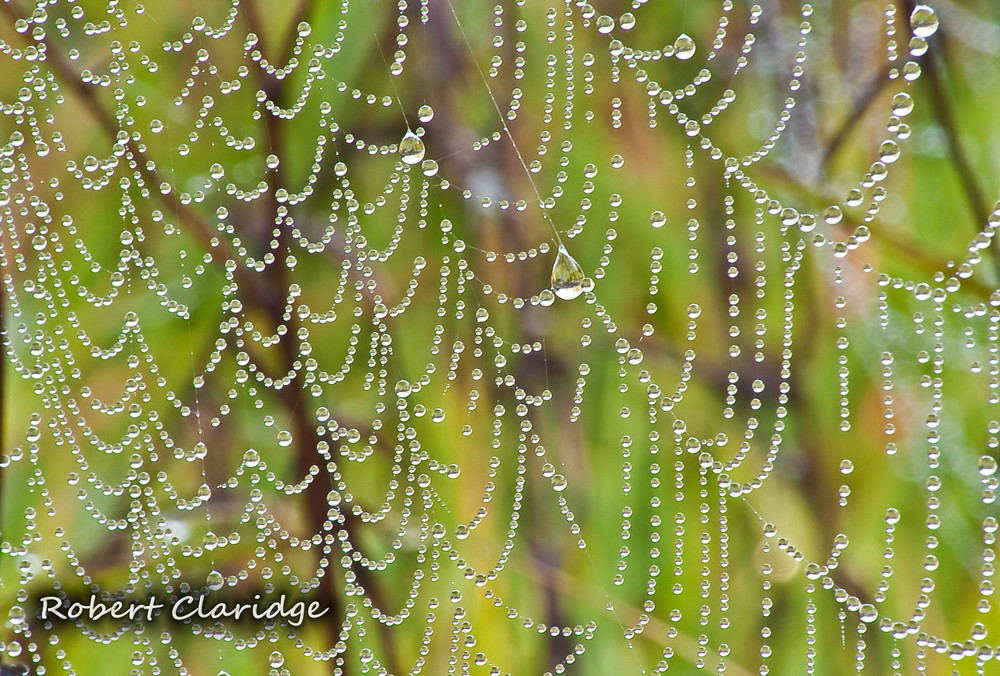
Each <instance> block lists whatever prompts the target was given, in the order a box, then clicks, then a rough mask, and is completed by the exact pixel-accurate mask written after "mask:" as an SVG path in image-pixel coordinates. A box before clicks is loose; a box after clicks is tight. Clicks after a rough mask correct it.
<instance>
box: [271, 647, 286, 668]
mask: <svg viewBox="0 0 1000 676" xmlns="http://www.w3.org/2000/svg"><path fill="white" fill-rule="evenodd" d="M267 663H268V664H270V665H271V666H272V667H274V668H275V669H277V668H278V667H280V666H281V665H282V664H284V663H285V656H284V655H282V654H281V653H280V652H278V651H277V650H275V651H274V652H273V653H271V655H270V657H268V658H267Z"/></svg>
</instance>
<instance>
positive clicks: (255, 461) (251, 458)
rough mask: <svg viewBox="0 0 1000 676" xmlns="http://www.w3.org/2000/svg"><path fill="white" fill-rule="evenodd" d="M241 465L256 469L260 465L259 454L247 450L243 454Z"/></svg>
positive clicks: (252, 450)
mask: <svg viewBox="0 0 1000 676" xmlns="http://www.w3.org/2000/svg"><path fill="white" fill-rule="evenodd" d="M243 464H244V465H246V466H247V467H256V466H257V465H259V464H260V454H259V453H258V452H257V451H255V450H254V449H252V448H248V449H247V450H246V452H245V453H244V454H243Z"/></svg>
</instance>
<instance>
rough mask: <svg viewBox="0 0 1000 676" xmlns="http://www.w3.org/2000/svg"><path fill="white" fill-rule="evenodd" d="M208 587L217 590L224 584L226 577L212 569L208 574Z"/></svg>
mask: <svg viewBox="0 0 1000 676" xmlns="http://www.w3.org/2000/svg"><path fill="white" fill-rule="evenodd" d="M207 582H208V588H209V589H211V590H212V591H219V590H220V589H222V586H223V585H224V584H226V578H224V577H222V573H220V572H219V571H217V570H213V571H212V572H211V573H209V574H208V580H207Z"/></svg>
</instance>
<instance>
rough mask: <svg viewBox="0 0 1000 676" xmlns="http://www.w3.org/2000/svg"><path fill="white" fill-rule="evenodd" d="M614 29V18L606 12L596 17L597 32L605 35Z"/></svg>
mask: <svg viewBox="0 0 1000 676" xmlns="http://www.w3.org/2000/svg"><path fill="white" fill-rule="evenodd" d="M614 29H615V20H614V19H612V18H611V17H610V16H608V15H607V14H602V15H601V16H599V17H597V32H598V33H604V34H605V35H607V34H608V33H610V32H611V31H613V30H614Z"/></svg>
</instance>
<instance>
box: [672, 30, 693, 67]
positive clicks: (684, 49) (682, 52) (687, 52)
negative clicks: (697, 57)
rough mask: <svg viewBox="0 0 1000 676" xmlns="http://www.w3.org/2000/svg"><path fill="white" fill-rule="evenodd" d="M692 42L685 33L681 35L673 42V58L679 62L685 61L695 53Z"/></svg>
mask: <svg viewBox="0 0 1000 676" xmlns="http://www.w3.org/2000/svg"><path fill="white" fill-rule="evenodd" d="M695 49H696V48H695V44H694V40H692V39H691V36H690V35H688V34H687V33H681V34H680V35H678V36H677V39H676V40H674V56H676V57H677V58H678V59H680V60H681V61H687V60H688V59H690V58H691V57H692V56H694V52H695Z"/></svg>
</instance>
